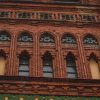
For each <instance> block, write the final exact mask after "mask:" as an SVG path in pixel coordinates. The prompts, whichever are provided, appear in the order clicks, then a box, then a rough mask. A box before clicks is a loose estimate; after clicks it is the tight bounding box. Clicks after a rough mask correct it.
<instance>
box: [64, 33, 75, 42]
mask: <svg viewBox="0 0 100 100" xmlns="http://www.w3.org/2000/svg"><path fill="white" fill-rule="evenodd" d="M62 43H66V44H76V39H75V37H74V36H73V35H71V34H69V33H68V34H65V35H63V37H62Z"/></svg>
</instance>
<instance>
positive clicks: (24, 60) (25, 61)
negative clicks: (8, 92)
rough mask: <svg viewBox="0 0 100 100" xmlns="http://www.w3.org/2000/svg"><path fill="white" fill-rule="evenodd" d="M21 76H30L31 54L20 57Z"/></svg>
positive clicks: (25, 53)
mask: <svg viewBox="0 0 100 100" xmlns="http://www.w3.org/2000/svg"><path fill="white" fill-rule="evenodd" d="M19 76H29V54H28V53H27V52H23V53H22V54H21V55H20V57H19Z"/></svg>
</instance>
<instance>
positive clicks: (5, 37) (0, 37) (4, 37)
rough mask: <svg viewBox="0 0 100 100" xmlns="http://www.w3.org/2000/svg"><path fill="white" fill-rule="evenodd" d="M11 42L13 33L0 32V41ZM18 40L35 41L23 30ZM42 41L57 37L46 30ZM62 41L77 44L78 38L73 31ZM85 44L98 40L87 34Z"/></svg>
mask: <svg viewBox="0 0 100 100" xmlns="http://www.w3.org/2000/svg"><path fill="white" fill-rule="evenodd" d="M6 41H7V42H8V41H9V42H10V41H11V35H10V34H9V33H8V32H6V31H1V32H0V42H6ZM17 41H18V42H33V37H32V35H31V34H29V33H28V32H22V33H21V34H19V35H18V37H17ZM39 41H40V43H55V38H54V36H52V35H51V34H50V33H48V32H44V33H43V34H41V36H40V40H39ZM61 42H62V43H63V44H77V40H76V38H75V37H74V36H73V35H72V34H71V33H65V34H64V35H63V36H62V38H61ZM83 44H85V45H86V44H87V45H88V44H89V45H90V44H91V45H98V44H99V43H98V40H97V39H96V38H95V36H93V35H92V34H87V35H86V36H84V38H83Z"/></svg>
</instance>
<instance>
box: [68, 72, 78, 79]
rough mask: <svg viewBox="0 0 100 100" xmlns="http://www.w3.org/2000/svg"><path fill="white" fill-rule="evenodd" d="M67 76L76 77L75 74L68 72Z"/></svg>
mask: <svg viewBox="0 0 100 100" xmlns="http://www.w3.org/2000/svg"><path fill="white" fill-rule="evenodd" d="M67 77H68V78H77V76H76V74H72V73H68V75H67Z"/></svg>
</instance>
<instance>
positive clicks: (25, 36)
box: [18, 33, 33, 42]
mask: <svg viewBox="0 0 100 100" xmlns="http://www.w3.org/2000/svg"><path fill="white" fill-rule="evenodd" d="M18 41H19V42H32V41H33V39H32V36H31V35H30V34H29V33H22V34H21V35H20V36H19V37H18Z"/></svg>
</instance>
